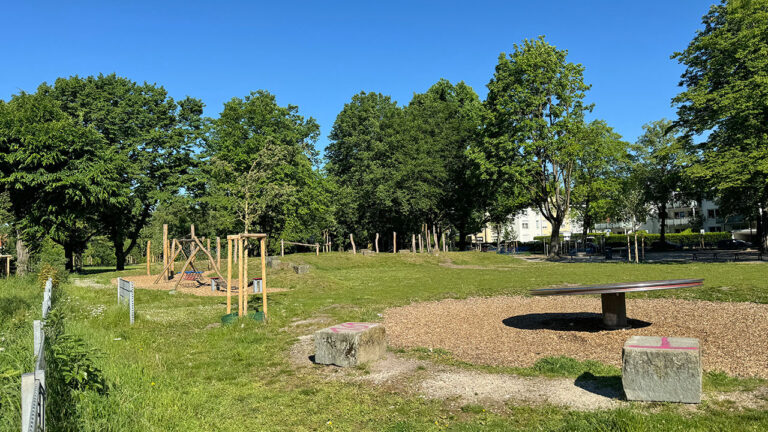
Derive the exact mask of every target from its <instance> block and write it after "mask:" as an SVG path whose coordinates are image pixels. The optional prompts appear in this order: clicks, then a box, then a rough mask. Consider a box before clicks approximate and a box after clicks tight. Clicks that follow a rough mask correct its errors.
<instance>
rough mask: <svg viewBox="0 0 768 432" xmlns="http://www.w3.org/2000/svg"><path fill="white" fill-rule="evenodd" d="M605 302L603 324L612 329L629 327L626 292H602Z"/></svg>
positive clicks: (601, 298) (602, 298) (602, 299)
mask: <svg viewBox="0 0 768 432" xmlns="http://www.w3.org/2000/svg"><path fill="white" fill-rule="evenodd" d="M600 300H601V301H602V303H603V325H605V326H606V327H608V328H610V329H618V328H626V327H627V303H626V301H625V299H624V293H615V294H600Z"/></svg>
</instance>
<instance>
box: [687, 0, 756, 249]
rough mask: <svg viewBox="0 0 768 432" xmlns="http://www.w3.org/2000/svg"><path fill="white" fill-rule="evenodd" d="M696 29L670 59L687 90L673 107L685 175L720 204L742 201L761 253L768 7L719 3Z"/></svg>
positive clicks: (730, 2)
mask: <svg viewBox="0 0 768 432" xmlns="http://www.w3.org/2000/svg"><path fill="white" fill-rule="evenodd" d="M702 23H703V25H704V29H703V30H700V31H698V32H697V33H696V36H695V37H694V38H693V40H692V41H691V42H690V44H689V45H688V47H687V48H686V49H685V50H684V51H682V52H677V53H675V54H674V55H673V56H672V57H673V58H676V59H677V60H678V61H679V62H680V63H682V64H684V65H685V66H686V70H685V72H684V73H683V75H682V76H681V80H680V86H681V87H685V90H684V91H682V92H681V93H680V94H679V95H677V96H676V97H675V98H674V99H673V100H672V101H673V103H674V104H675V105H676V106H677V115H678V119H677V120H676V121H675V125H676V126H679V127H680V128H681V129H682V131H683V138H684V139H686V141H687V145H688V152H689V154H690V155H691V156H692V159H693V161H694V163H693V164H692V166H691V167H690V169H689V170H688V173H689V174H690V175H691V176H692V177H693V178H694V179H695V181H697V182H699V183H703V184H705V185H707V186H708V187H709V188H710V189H711V190H713V191H714V192H715V193H716V194H717V195H718V196H719V197H720V198H721V200H722V202H723V203H724V204H729V203H733V200H731V199H729V198H730V197H742V199H743V200H745V201H743V204H744V205H739V207H742V208H743V207H749V211H748V214H749V215H751V216H752V217H753V218H755V219H756V220H757V221H758V224H757V228H758V234H759V237H760V246H761V248H763V247H764V245H765V234H766V229H765V228H766V226H767V225H768V211H766V203H768V152H767V151H766V149H767V148H768V121H767V120H766V119H768V84H767V83H766V71H768V1H767V0H751V1H747V0H741V1H738V0H734V1H723V2H722V3H720V4H718V5H713V6H712V7H711V8H710V10H709V12H708V13H707V14H706V15H705V16H704V17H703V19H702ZM697 137H699V138H698V139H699V140H700V142H695V140H696V139H697ZM702 138H703V139H702ZM723 198H726V199H723ZM747 200H748V201H747ZM724 210H726V209H724Z"/></svg>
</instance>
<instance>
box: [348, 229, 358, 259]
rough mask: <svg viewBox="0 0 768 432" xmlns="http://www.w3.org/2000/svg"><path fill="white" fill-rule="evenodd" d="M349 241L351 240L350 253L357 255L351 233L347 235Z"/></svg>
mask: <svg viewBox="0 0 768 432" xmlns="http://www.w3.org/2000/svg"><path fill="white" fill-rule="evenodd" d="M349 241H350V242H352V254H353V255H357V249H355V238H354V237H353V236H352V234H350V235H349Z"/></svg>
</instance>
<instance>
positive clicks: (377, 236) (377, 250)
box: [376, 233, 379, 253]
mask: <svg viewBox="0 0 768 432" xmlns="http://www.w3.org/2000/svg"><path fill="white" fill-rule="evenodd" d="M376 253H379V233H376Z"/></svg>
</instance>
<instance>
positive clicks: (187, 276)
mask: <svg viewBox="0 0 768 432" xmlns="http://www.w3.org/2000/svg"><path fill="white" fill-rule="evenodd" d="M202 275H203V272H196V271H186V272H184V275H182V277H181V280H189V281H194V280H197V278H199V277H200V276H202Z"/></svg>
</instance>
